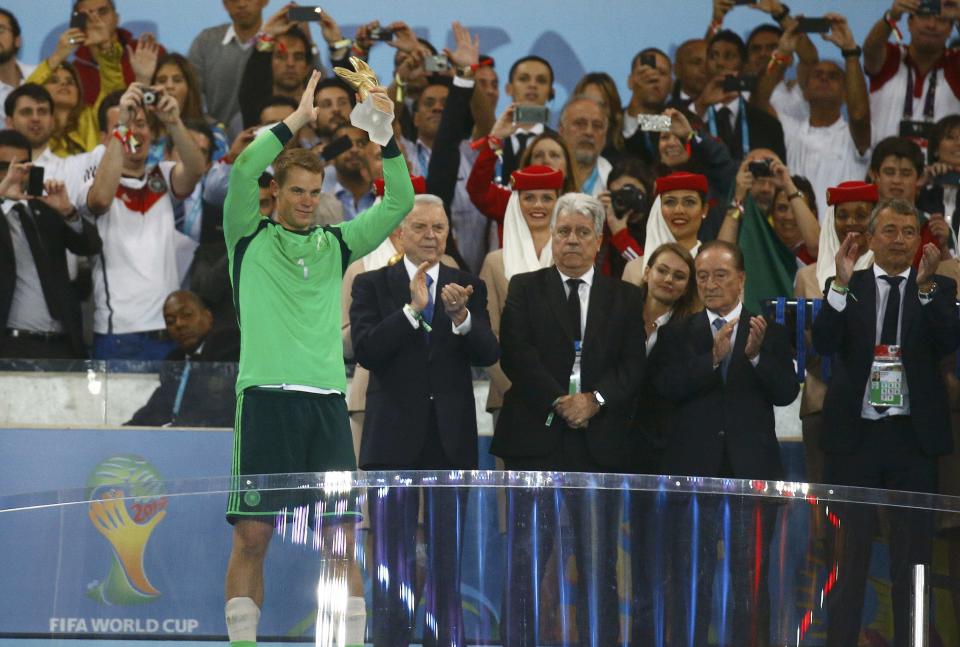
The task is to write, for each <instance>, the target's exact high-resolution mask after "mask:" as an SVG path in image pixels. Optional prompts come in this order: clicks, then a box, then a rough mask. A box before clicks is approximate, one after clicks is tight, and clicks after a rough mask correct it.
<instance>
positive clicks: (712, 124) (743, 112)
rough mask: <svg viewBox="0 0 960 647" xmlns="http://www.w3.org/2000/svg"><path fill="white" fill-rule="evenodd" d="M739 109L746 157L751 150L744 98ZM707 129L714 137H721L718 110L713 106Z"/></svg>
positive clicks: (741, 136) (741, 134) (742, 141)
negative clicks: (718, 132) (718, 130)
mask: <svg viewBox="0 0 960 647" xmlns="http://www.w3.org/2000/svg"><path fill="white" fill-rule="evenodd" d="M739 102H740V103H739V104H738V105H739V106H740V107H739V108H738V109H737V110H738V115H737V118H738V120H739V121H740V144H741V145H742V146H743V154H744V155H746V154H747V152H748V151H749V150H750V131H749V129H748V128H747V108H746V104H745V103H744V101H743V97H740V98H739ZM707 127H708V128H709V129H710V134H711V135H713V136H714V137H719V135H717V110H716V108H714V107H713V106H710V108H709V109H708V110H707Z"/></svg>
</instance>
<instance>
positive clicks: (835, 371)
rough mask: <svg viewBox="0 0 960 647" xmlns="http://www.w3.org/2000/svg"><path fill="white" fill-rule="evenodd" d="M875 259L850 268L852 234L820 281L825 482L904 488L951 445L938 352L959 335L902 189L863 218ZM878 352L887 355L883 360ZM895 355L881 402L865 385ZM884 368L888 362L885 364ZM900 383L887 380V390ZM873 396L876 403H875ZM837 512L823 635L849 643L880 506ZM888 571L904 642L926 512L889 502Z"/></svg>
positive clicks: (926, 478)
mask: <svg viewBox="0 0 960 647" xmlns="http://www.w3.org/2000/svg"><path fill="white" fill-rule="evenodd" d="M867 241H868V243H869V245H870V249H871V251H873V255H874V264H873V267H870V268H867V269H864V270H860V271H857V272H854V271H853V268H854V264H855V262H856V259H857V256H858V255H859V253H858V250H857V245H856V242H855V240H854V234H848V235H847V238H846V239H845V240H844V241H843V243H842V244H841V245H840V250H839V251H838V252H837V258H836V264H837V275H836V277H834V278H833V279H831V281H829V282H828V283H827V288H826V291H825V298H824V301H825V302H826V303H825V304H824V307H823V309H822V310H821V311H820V314H819V315H818V316H817V319H816V320H815V321H814V322H813V344H814V346H815V347H816V349H817V352H818V353H819V354H821V355H823V356H827V355H833V357H834V361H833V363H832V364H831V366H832V369H831V370H832V375H831V377H830V383H829V385H828V387H827V395H826V398H825V399H824V403H823V428H824V433H823V436H822V439H821V444H822V446H823V451H824V482H825V483H832V484H834V485H848V486H859V487H869V488H888V489H894V490H909V491H912V492H930V493H935V492H936V491H937V458H938V457H939V456H942V455H944V454H948V453H950V452H951V451H953V433H952V430H951V426H950V404H949V400H948V398H947V390H946V385H945V384H944V381H943V376H942V375H941V373H940V368H939V366H940V360H941V359H942V358H943V357H944V356H945V355H948V354H950V353H952V352H954V351H955V350H956V349H957V346H958V345H960V319H958V317H957V306H956V302H955V300H954V299H955V298H956V290H957V288H956V283H954V281H953V280H951V279H949V278H947V277H945V276H940V275H937V274H934V272H935V270H936V267H937V264H938V262H939V260H940V252H939V251H938V250H937V248H936V246H935V245H933V244H927V245H926V246H925V247H924V250H923V256H922V258H921V261H920V267H919V269H916V270H915V269H913V268H911V262H912V260H913V258H914V255H915V254H916V252H917V249H918V247H919V246H920V222H919V215H918V213H917V210H916V208H915V207H914V205H913V204H912V203H911V202H907V201H904V200H898V199H893V200H884V201H881V202H879V203H878V204H877V205H876V207H874V210H873V214H872V215H871V218H870V224H869V226H868V229H867ZM878 358H881V360H883V359H884V358H886V360H887V361H879V362H878ZM890 359H894V361H895V362H897V363H899V365H900V371H899V381H900V382H901V383H902V384H903V387H902V393H901V396H902V397H901V398H898V399H897V400H896V401H893V400H890V401H889V402H888V400H887V399H884V400H882V401H880V400H879V399H878V398H876V393H872V392H873V391H874V389H873V388H871V385H872V383H873V381H874V379H876V378H880V377H882V376H883V375H884V374H885V373H887V372H886V371H884V370H883V369H884V368H886V367H889V366H890V365H891V362H890V361H889V360H890ZM887 374H889V373H887ZM895 391H896V389H893V390H890V391H888V394H894V393H895ZM878 405H879V406H878ZM831 512H834V513H836V514H837V516H838V517H839V518H840V532H841V539H842V541H841V543H840V545H839V548H840V551H841V552H840V554H839V555H837V556H836V557H835V559H837V560H838V563H839V567H840V573H841V577H840V578H839V579H838V581H837V586H836V587H835V588H834V590H833V592H832V593H831V595H830V596H829V597H828V598H827V603H828V612H827V613H828V624H827V643H826V644H827V645H830V646H833V645H837V646H840V645H854V644H856V643H857V640H858V638H859V635H860V620H861V618H862V610H863V596H864V591H865V587H866V581H867V575H868V570H869V566H870V554H871V547H872V545H873V536H874V534H875V531H876V529H877V515H876V509H875V508H874V507H873V506H868V505H843V504H839V505H836V506H833V507H832V508H831ZM886 512H887V514H888V518H889V521H890V580H891V583H892V590H891V601H892V603H893V631H894V643H893V644H894V645H896V646H897V647H901V646H905V645H908V644H910V642H911V641H910V602H911V600H910V598H911V595H910V589H911V572H912V567H913V565H914V564H930V561H931V558H932V552H933V533H934V516H933V513H931V512H929V511H927V510H922V509H916V508H889V509H887V510H886Z"/></svg>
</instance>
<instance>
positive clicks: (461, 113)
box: [427, 85, 473, 213]
mask: <svg viewBox="0 0 960 647" xmlns="http://www.w3.org/2000/svg"><path fill="white" fill-rule="evenodd" d="M471 97H473V88H461V87H458V86H456V85H452V86H450V94H449V95H447V102H446V105H445V106H444V108H443V117H442V118H441V120H440V128H439V130H438V131H437V137H436V140H435V141H434V143H433V149H432V150H431V152H430V165H429V167H428V169H427V193H431V194H433V195H435V196H437V197H439V198H440V199H441V200H443V203H444V204H445V205H446V207H447V213H450V204H451V203H452V202H453V196H454V192H455V191H456V188H457V172H458V171H459V169H460V142H461V141H462V140H463V133H464V129H465V128H466V124H467V123H468V121H469V119H470V98H471Z"/></svg>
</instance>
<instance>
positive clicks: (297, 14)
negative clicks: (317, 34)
mask: <svg viewBox="0 0 960 647" xmlns="http://www.w3.org/2000/svg"><path fill="white" fill-rule="evenodd" d="M322 14H323V9H321V8H320V7H290V8H289V9H288V10H287V19H288V20H291V21H293V22H319V21H320V16H321V15H322Z"/></svg>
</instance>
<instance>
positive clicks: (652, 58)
mask: <svg viewBox="0 0 960 647" xmlns="http://www.w3.org/2000/svg"><path fill="white" fill-rule="evenodd" d="M640 65H646V66H647V67H652V68H653V69H657V56H656V54H654V53H653V52H649V53H647V54H641V55H640Z"/></svg>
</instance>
